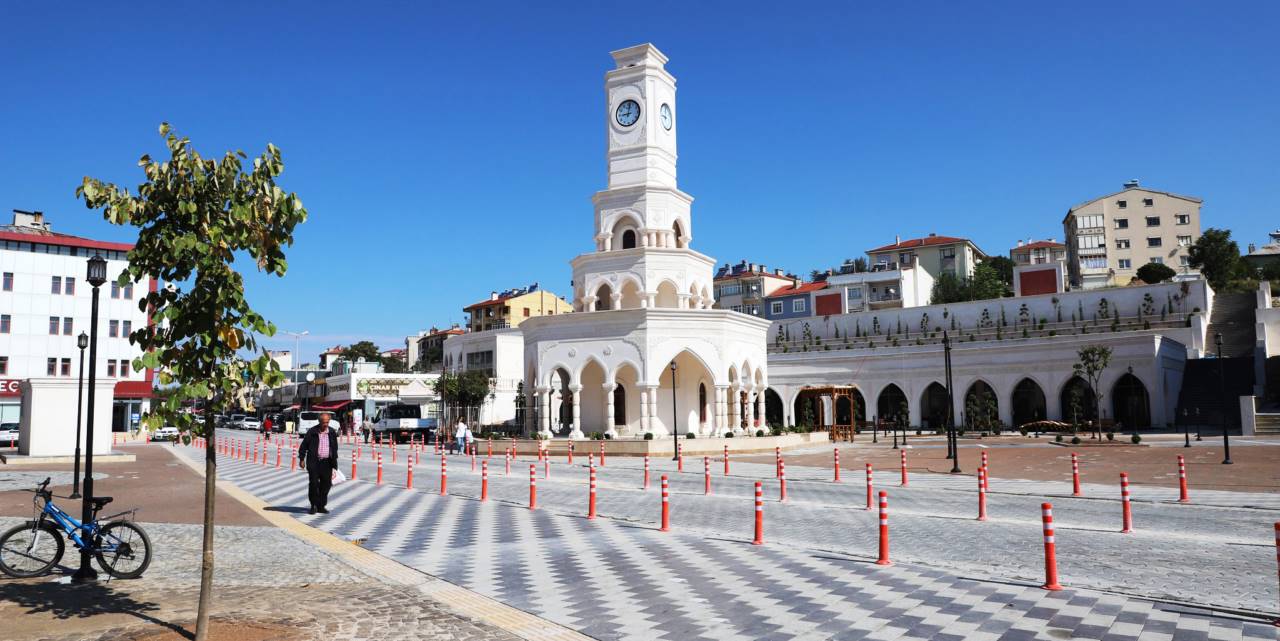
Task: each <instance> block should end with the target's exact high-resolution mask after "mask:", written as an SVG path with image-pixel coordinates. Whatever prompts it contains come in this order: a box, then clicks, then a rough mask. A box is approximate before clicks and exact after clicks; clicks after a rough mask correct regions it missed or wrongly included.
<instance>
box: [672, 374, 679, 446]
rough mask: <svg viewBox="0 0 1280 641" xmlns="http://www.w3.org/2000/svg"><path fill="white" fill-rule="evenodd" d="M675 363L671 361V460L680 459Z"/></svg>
mask: <svg viewBox="0 0 1280 641" xmlns="http://www.w3.org/2000/svg"><path fill="white" fill-rule="evenodd" d="M676 402H677V401H676V362H675V361H671V460H673V461H678V460H679V459H680V429H679V426H680V419H678V418H676V417H677V416H679V412H680V410H679V409H678V408H677V407H676Z"/></svg>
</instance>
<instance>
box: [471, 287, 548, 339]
mask: <svg viewBox="0 0 1280 641" xmlns="http://www.w3.org/2000/svg"><path fill="white" fill-rule="evenodd" d="M462 311H464V312H466V313H467V329H468V330H469V331H472V332H484V331H488V330H491V329H505V328H508V327H519V326H520V323H523V322H524V321H526V320H528V319H530V318H537V317H538V316H555V315H556V314H568V313H569V312H572V311H573V306H572V305H570V304H569V303H567V302H565V300H564V299H563V298H560V297H559V296H556V295H555V294H553V293H551V292H548V291H544V290H542V289H539V288H538V284H537V283H534V284H532V285H530V286H528V287H522V288H519V289H509V290H507V291H505V292H501V293H499V292H493V293H491V294H489V298H488V300H482V301H480V302H478V303H474V304H471V305H467V306H466V307H464V308H462Z"/></svg>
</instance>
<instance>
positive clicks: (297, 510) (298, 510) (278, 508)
mask: <svg viewBox="0 0 1280 641" xmlns="http://www.w3.org/2000/svg"><path fill="white" fill-rule="evenodd" d="M262 511H264V512H286V513H288V514H306V513H307V511H308V510H307V508H305V507H298V506H296V505H269V506H267V507H264V508H262Z"/></svg>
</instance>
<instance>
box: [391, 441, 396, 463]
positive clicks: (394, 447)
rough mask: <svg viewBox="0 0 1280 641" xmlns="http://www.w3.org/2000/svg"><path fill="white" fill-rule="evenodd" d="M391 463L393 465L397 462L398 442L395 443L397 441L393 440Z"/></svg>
mask: <svg viewBox="0 0 1280 641" xmlns="http://www.w3.org/2000/svg"><path fill="white" fill-rule="evenodd" d="M391 462H392V463H393V464H394V463H395V462H396V442H395V439H392V441H391Z"/></svg>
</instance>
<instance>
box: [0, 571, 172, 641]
mask: <svg viewBox="0 0 1280 641" xmlns="http://www.w3.org/2000/svg"><path fill="white" fill-rule="evenodd" d="M0 601H8V602H10V603H14V604H17V605H18V606H19V607H22V608H25V609H26V614H49V615H51V616H53V617H55V618H58V619H77V618H78V619H87V618H89V617H93V616H99V615H104V614H127V615H130V616H134V617H137V618H139V619H141V620H143V621H146V622H148V623H151V624H153V625H156V626H160V627H164V628H167V629H169V630H172V631H173V632H176V633H177V634H180V635H182V636H183V637H185V638H188V639H194V638H195V635H194V634H192V633H190V632H188V631H187V630H186V629H185V628H183V627H182V626H179V625H176V624H173V623H170V622H168V621H163V620H160V619H157V618H155V617H154V616H151V615H150V614H148V613H149V612H154V611H156V610H158V609H159V606H158V605H157V604H156V603H153V602H151V601H143V600H138V599H135V598H133V597H132V596H130V595H128V594H126V593H124V592H121V591H117V590H116V589H115V588H113V587H112V586H111V585H110V584H106V583H92V584H87V585H75V584H69V583H59V582H51V581H47V580H46V581H41V582H39V583H31V582H27V581H0Z"/></svg>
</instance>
